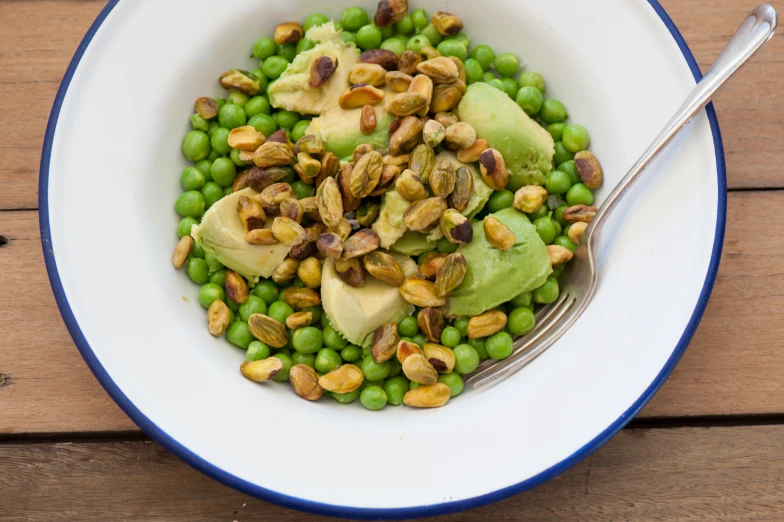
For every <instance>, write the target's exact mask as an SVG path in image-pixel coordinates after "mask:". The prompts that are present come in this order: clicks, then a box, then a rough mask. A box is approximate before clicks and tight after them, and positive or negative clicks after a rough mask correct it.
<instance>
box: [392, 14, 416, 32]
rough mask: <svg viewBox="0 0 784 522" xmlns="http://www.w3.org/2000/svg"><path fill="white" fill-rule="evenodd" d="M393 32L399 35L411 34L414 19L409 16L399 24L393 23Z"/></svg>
mask: <svg viewBox="0 0 784 522" xmlns="http://www.w3.org/2000/svg"><path fill="white" fill-rule="evenodd" d="M395 30H396V31H397V32H398V33H400V34H411V33H413V32H414V19H413V17H412V16H411V15H410V14H407V15H406V16H404V17H403V18H402V19H401V20H400V21H399V22H397V23H395Z"/></svg>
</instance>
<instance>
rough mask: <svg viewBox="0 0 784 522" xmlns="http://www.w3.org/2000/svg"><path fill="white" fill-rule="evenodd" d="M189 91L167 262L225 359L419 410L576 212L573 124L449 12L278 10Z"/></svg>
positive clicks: (569, 248)
mask: <svg viewBox="0 0 784 522" xmlns="http://www.w3.org/2000/svg"><path fill="white" fill-rule="evenodd" d="M252 57H253V58H254V59H257V60H259V67H258V68H257V69H255V70H252V71H246V70H244V69H231V70H229V71H227V72H225V73H223V74H222V75H220V78H219V82H220V84H221V86H222V87H223V88H224V89H226V90H227V94H226V95H225V97H223V98H213V97H201V98H199V99H198V100H196V102H195V112H194V114H193V115H192V116H191V118H190V123H191V126H192V130H190V131H189V132H188V133H187V134H186V135H185V138H184V140H183V142H182V153H183V155H184V156H185V158H186V159H187V160H188V161H190V162H192V165H191V166H189V167H187V168H186V169H185V170H184V171H183V172H182V174H181V178H180V181H181V184H182V188H183V191H184V192H183V193H182V194H181V195H180V196H179V198H178V199H177V201H176V204H175V209H176V211H177V213H178V214H179V215H180V216H181V221H180V223H179V225H178V227H177V231H178V236H179V238H180V240H179V243H178V244H177V246H176V248H175V250H174V255H173V263H174V266H175V267H176V268H178V269H179V268H182V267H185V269H186V272H187V274H188V276H189V277H190V279H191V280H192V281H193V282H195V283H197V284H199V285H201V290H200V291H199V303H200V304H201V305H202V306H203V307H204V308H205V309H206V310H207V328H208V330H209V332H210V334H212V335H213V336H216V337H218V336H225V337H226V339H227V340H228V341H229V343H231V344H232V345H234V346H236V347H239V348H240V349H242V350H245V362H243V363H242V364H241V366H240V372H241V374H242V375H243V376H244V377H245V378H247V379H249V380H251V381H253V382H257V383H264V382H267V381H270V380H274V381H289V382H290V383H291V385H292V387H293V389H294V392H295V393H296V394H297V395H299V396H300V397H302V398H304V399H306V400H309V401H316V400H319V399H321V398H322V397H325V396H326V397H331V398H333V399H334V400H336V401H337V402H339V403H343V404H347V403H352V402H354V401H356V400H357V399H359V402H360V403H361V404H362V405H363V406H364V407H365V408H367V409H369V410H380V409H382V408H384V407H385V406H386V405H387V404H389V405H393V406H398V405H401V404H403V405H406V406H410V407H414V408H436V407H440V406H443V405H445V404H446V403H447V402H448V401H449V400H450V398H454V397H456V396H457V395H459V394H460V393H461V392H462V390H463V379H462V376H464V375H466V374H470V373H471V372H473V371H474V370H475V369H476V368H477V366H478V365H479V364H480V362H481V361H482V360H484V359H488V358H492V359H496V360H498V359H504V358H506V357H509V356H510V355H511V354H512V351H513V340H514V338H515V337H517V336H523V335H526V334H528V333H529V332H531V331H532V330H533V329H534V327H535V324H536V320H535V315H534V310H535V309H536V308H537V307H539V306H542V305H546V304H549V303H553V302H554V301H555V300H556V299H557V298H558V294H559V283H558V279H559V277H560V276H561V273H562V272H563V270H564V267H565V266H566V264H567V263H569V261H570V260H571V259H572V257H573V252H574V250H575V249H576V245H577V244H579V242H580V240H581V237H582V235H583V233H584V231H585V230H586V228H587V226H588V224H589V223H590V221H591V219H592V218H593V216H594V215H595V213H596V207H594V206H593V200H594V196H593V190H595V189H597V188H599V186H600V185H601V183H602V178H603V173H602V168H601V165H600V164H599V162H598V160H597V159H596V157H595V156H594V155H593V154H592V153H591V152H589V151H588V150H587V147H588V144H589V136H588V132H587V131H586V129H585V128H584V127H583V126H581V125H578V124H572V123H567V121H566V120H567V112H566V109H565V107H564V105H563V104H562V103H561V102H559V101H558V100H556V99H553V98H545V96H544V94H545V92H546V89H545V81H544V78H543V77H542V76H541V75H540V74H538V73H536V72H533V71H525V72H522V73H521V68H522V67H521V62H520V59H519V58H518V57H517V56H516V55H515V54H513V53H509V52H504V53H500V54H496V53H495V52H494V50H493V49H492V48H490V47H489V46H487V45H476V46H472V45H471V40H470V39H469V37H468V36H467V35H466V34H465V33H464V32H463V22H462V20H460V18H459V17H458V16H456V15H455V14H452V13H448V12H445V11H438V12H435V13H433V14H432V15H431V16H428V14H427V13H426V12H425V11H424V10H423V9H417V10H415V11H413V12H410V13H409V12H408V2H407V0H381V1H380V2H379V4H378V8H377V11H376V13H375V16H374V18H373V19H372V20H371V19H370V18H369V16H368V13H367V12H366V11H365V10H364V9H363V8H361V7H351V8H348V9H346V11H345V12H344V13H343V15H342V18H341V19H340V20H337V21H334V20H330V19H329V18H328V17H327V16H325V15H322V14H314V15H311V16H309V17H308V18H307V19H306V20H305V22H304V24H300V23H299V22H286V23H282V24H280V25H278V26H277V27H276V28H275V31H274V34H273V35H272V37H271V38H269V37H267V38H262V39H260V40H258V41H257V42H256V43H255V44H254V45H253V48H252Z"/></svg>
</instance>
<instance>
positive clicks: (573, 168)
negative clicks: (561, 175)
mask: <svg viewBox="0 0 784 522" xmlns="http://www.w3.org/2000/svg"><path fill="white" fill-rule="evenodd" d="M558 170H560V171H561V172H566V174H568V175H569V182H570V183H571V184H572V185H576V184H577V183H580V182H581V180H580V173H579V172H577V165H575V164H574V160H569V161H565V162H563V163H561V164H560V165H558Z"/></svg>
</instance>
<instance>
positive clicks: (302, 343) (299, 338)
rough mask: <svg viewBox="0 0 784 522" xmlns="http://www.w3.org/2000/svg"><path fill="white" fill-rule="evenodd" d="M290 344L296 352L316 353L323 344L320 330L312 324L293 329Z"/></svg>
mask: <svg viewBox="0 0 784 522" xmlns="http://www.w3.org/2000/svg"><path fill="white" fill-rule="evenodd" d="M270 308H272V307H270ZM291 344H292V346H294V349H295V350H297V351H298V352H302V353H316V352H318V351H319V350H320V349H321V347H322V345H323V343H322V334H321V330H319V329H318V328H316V327H314V326H306V327H305V328H299V329H297V330H294V333H293V334H292V335H291Z"/></svg>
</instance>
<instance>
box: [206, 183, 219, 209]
mask: <svg viewBox="0 0 784 522" xmlns="http://www.w3.org/2000/svg"><path fill="white" fill-rule="evenodd" d="M201 193H202V195H203V197H204V205H205V207H206V208H210V207H211V206H213V205H214V204H215V203H217V202H218V201H220V200H221V199H223V188H222V187H221V186H220V185H218V184H217V183H215V182H214V181H208V182H207V183H205V184H204V186H203V187H202V188H201Z"/></svg>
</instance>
